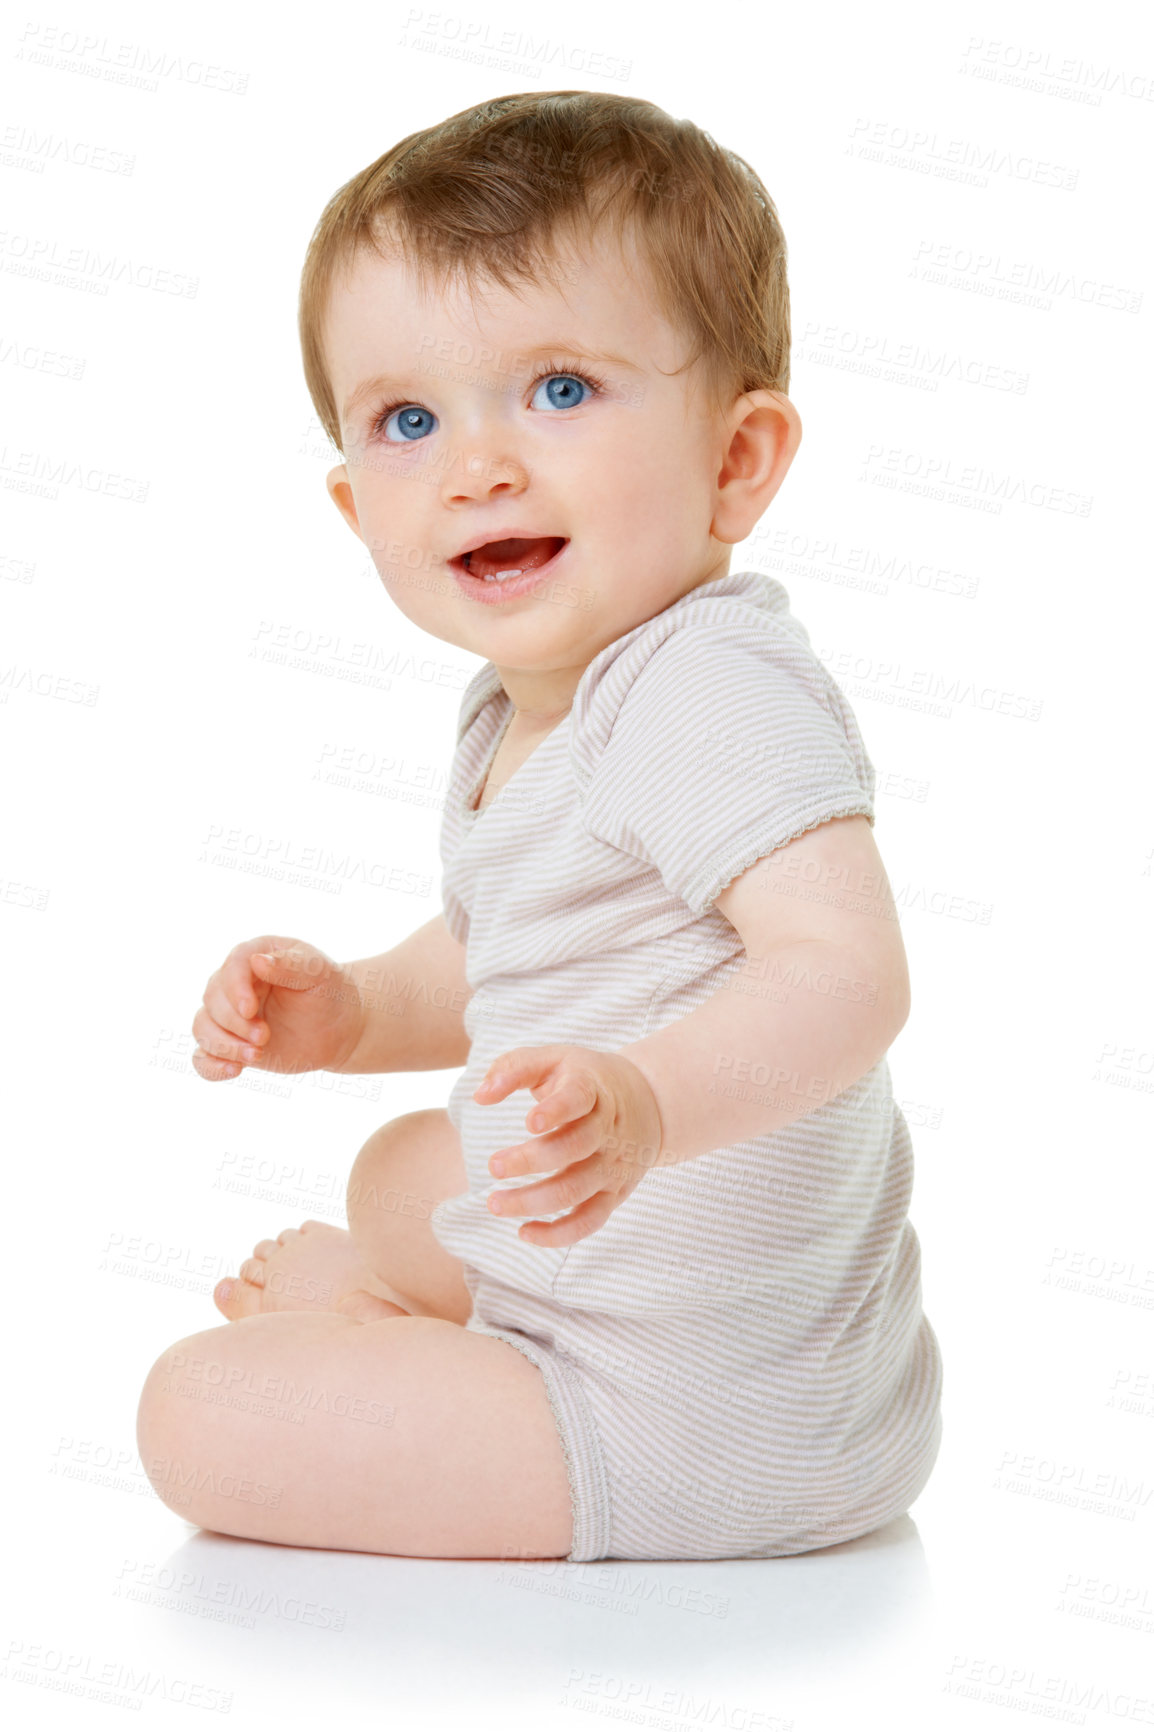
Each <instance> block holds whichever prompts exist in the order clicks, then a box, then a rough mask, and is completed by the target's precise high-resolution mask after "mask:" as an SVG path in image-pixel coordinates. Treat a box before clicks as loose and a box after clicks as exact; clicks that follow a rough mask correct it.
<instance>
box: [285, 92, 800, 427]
mask: <svg viewBox="0 0 1154 1732" xmlns="http://www.w3.org/2000/svg"><path fill="white" fill-rule="evenodd" d="M602 222H607V223H609V224H610V225H611V227H612V229H613V232H614V233H615V234H616V235H617V236H618V237H620V235H621V234H622V233H623V232H624V231H625V230H626V228H627V227H628V228H629V229H630V230H631V232H632V233H633V234H634V235H636V237H637V241H638V247H639V251H640V253H641V256H642V258H643V259H644V260H645V262H646V264H647V265H648V268H649V270H650V273H651V276H652V280H653V286H654V290H655V293H656V296H657V304H658V308H659V310H660V312H661V313H662V314H663V315H664V317H665V318H666V319H667V320H668V321H669V323H670V324H671V325H673V327H674V328H675V329H677V330H680V331H683V332H684V333H685V334H686V337H687V339H688V340H689V341H690V343H691V344H692V345H693V346H692V349H691V353H690V355H689V357H688V359H687V360H686V362H685V364H684V366H685V368H689V367H692V366H693V365H694V364H695V363H696V362H697V361H699V360H700V361H701V362H702V364H703V374H704V383H705V389H706V392H707V394H708V396H709V398H710V400H711V403H712V405H713V406H715V407H721V406H723V405H726V404H727V403H728V402H731V401H732V400H733V399H734V398H735V397H737V396H739V395H740V394H741V393H742V392H744V391H754V390H759V389H769V390H778V391H788V389H789V350H790V318H789V286H788V282H787V279H786V262H787V261H786V245H785V236H784V235H783V233H782V229H781V224H780V222H779V220H778V215H777V211H776V209H775V207H774V204H773V200H772V199H771V198H770V196H769V194H768V192H767V191H766V189H765V187H764V186H763V185H762V182H761V181H760V179H759V178H758V176H757V175H756V174H755V173H754V171H753V169H751V168H750V167H749V165H748V163H746V162H745V161H744V160H743V159H742V158H741V157H739V156H737V155H735V154H734V152H733V151H730V150H726V149H724V148H723V147H722V146H720V145H718V144H717V143H716V142H715V141H714V139H713V138H711V136H710V135H709V133H707V132H703V131H702V130H701V128H699V127H697V126H695V125H694V124H693V122H692V121H689V120H675V119H674V118H673V117H672V116H671V115H668V114H666V112H665V111H664V109H661V108H658V107H657V106H656V104H655V103H652V102H645V101H642V100H641V99H640V98H637V97H627V96H618V95H614V94H612V93H601V92H599V91H590V90H547V91H527V92H522V93H519V94H517V95H513V96H502V97H497V98H496V99H494V100H493V101H490V102H482V103H478V104H477V105H476V106H475V107H473V108H467V109H463V110H462V111H461V113H459V114H454V115H451V116H450V117H449V118H448V119H447V120H443V121H440V122H439V123H438V124H437V125H436V126H430V127H426V128H425V130H424V131H422V132H414V133H410V134H409V136H408V137H407V138H403V139H402V140H401V141H400V143H399V144H395V145H393V146H392V148H391V149H390V150H387V151H386V152H385V154H384V155H383V156H380V157H378V158H377V160H376V161H375V162H373V163H370V164H369V166H368V167H367V168H364V169H362V170H361V171H360V173H359V174H356V175H354V176H353V178H352V179H351V180H349V181H346V182H345V184H344V186H342V187H340V188H339V189H338V191H337V192H335V193H334V194H333V196H332V198H331V199H330V200H329V202H328V204H327V205H326V206H325V208H324V210H323V212H322V213H321V216H320V219H319V221H318V222H317V225H316V228H315V229H314V231H313V234H312V238H311V240H310V241H309V246H308V252H307V254H306V256H305V262H304V269H303V271H302V273H301V285H300V299H299V307H298V323H299V330H300V342H301V354H302V358H303V361H304V373H305V381H306V384H307V386H308V391H309V395H310V397H311V398H312V401H313V406H314V408H315V409H316V412H317V415H318V417H319V419H320V422H321V425H322V427H323V428H324V429H325V431H326V433H327V434H328V435H329V438H330V439H331V440H332V442H333V444H334V446H335V447H336V448H337V450H338V451H340V450H341V449H342V445H341V429H340V416H339V412H338V405H337V404H336V402H335V401H334V398H333V392H332V387H331V385H330V382H329V375H328V366H327V361H326V356H325V349H324V323H325V317H326V312H327V309H328V305H329V299H330V295H331V291H332V286H333V282H334V280H335V278H336V276H337V274H338V272H340V271H342V270H345V269H348V268H349V267H351V266H352V264H353V263H354V262H355V259H356V257H357V256H358V254H359V252H360V250H361V249H362V248H372V249H373V250H375V251H376V252H378V253H380V254H382V256H384V252H385V248H384V247H383V246H382V242H384V241H387V243H388V246H389V247H390V248H396V249H399V251H400V253H401V254H402V256H403V257H404V258H405V259H406V260H407V261H409V262H410V263H411V264H412V266H413V267H414V268H415V270H416V271H417V274H418V277H419V279H420V280H421V281H422V282H424V283H430V282H435V283H438V284H440V285H443V284H444V283H446V282H447V281H449V280H450V279H451V278H455V277H461V278H463V279H464V280H465V281H466V282H469V283H474V282H481V281H488V280H495V281H496V282H498V283H499V284H500V285H501V286H502V287H503V288H511V287H513V286H514V285H515V284H516V282H517V281H519V280H520V281H533V280H534V279H536V280H542V279H544V278H545V277H546V275H547V274H548V272H549V268H550V259H551V253H552V243H553V242H554V238H555V236H557V235H558V234H560V233H562V232H564V231H566V230H570V231H571V232H573V233H574V234H578V233H579V232H581V231H582V229H584V231H585V232H589V231H590V230H592V229H595V228H596V227H598V226H599V225H600V224H601V223H602ZM681 370H684V369H679V371H681Z"/></svg>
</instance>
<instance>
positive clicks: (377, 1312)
mask: <svg viewBox="0 0 1154 1732" xmlns="http://www.w3.org/2000/svg"><path fill="white" fill-rule="evenodd" d="M212 1297H213V1301H214V1303H215V1305H216V1308H217V1310H218V1311H223V1313H224V1315H225V1316H226V1317H227V1318H228V1320H229V1322H230V1323H235V1322H236V1321H237V1320H238V1319H239V1318H241V1317H253V1316H255V1315H256V1314H257V1313H258V1312H261V1311H339V1312H341V1313H342V1315H343V1316H346V1317H355V1318H357V1319H358V1320H359V1321H360V1322H361V1323H375V1322H376V1321H377V1320H378V1319H379V1318H382V1317H409V1316H411V1315H412V1313H411V1312H410V1311H408V1310H406V1309H405V1306H404V1305H402V1304H401V1303H400V1301H401V1298H402V1295H401V1294H399V1293H397V1292H395V1291H394V1289H393V1288H391V1287H389V1286H388V1285H387V1284H386V1283H385V1282H384V1281H381V1280H378V1278H377V1277H376V1276H375V1275H374V1274H373V1273H372V1271H371V1270H370V1269H369V1268H368V1266H367V1265H366V1264H365V1263H364V1262H362V1260H361V1256H360V1253H359V1252H358V1251H357V1249H356V1247H355V1245H354V1244H353V1241H352V1235H351V1234H350V1233H349V1232H348V1231H347V1230H346V1229H345V1228H344V1227H334V1226H332V1225H331V1224H330V1223H329V1222H328V1221H302V1223H301V1225H300V1226H299V1227H286V1228H285V1230H284V1232H283V1233H281V1234H279V1235H278V1237H277V1238H275V1239H262V1240H261V1242H260V1244H259V1245H256V1246H254V1248H253V1254H252V1256H251V1257H249V1258H247V1259H246V1260H245V1262H243V1263H242V1264H241V1266H240V1276H239V1278H238V1277H236V1276H229V1277H227V1278H226V1279H225V1280H223V1281H218V1282H217V1284H216V1288H215V1291H214V1292H213V1295H212ZM409 1303H411V1302H409Z"/></svg>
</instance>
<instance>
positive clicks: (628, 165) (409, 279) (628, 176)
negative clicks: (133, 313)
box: [300, 91, 801, 696]
mask: <svg viewBox="0 0 1154 1732" xmlns="http://www.w3.org/2000/svg"><path fill="white" fill-rule="evenodd" d="M300 335H301V347H302V353H303V358H304V368H305V377H306V381H307V384H308V388H309V393H310V395H311V397H312V400H313V404H314V406H315V408H316V411H317V414H318V416H319V418H320V421H321V424H322V426H323V427H324V428H325V430H326V432H327V433H328V434H329V436H330V438H331V439H332V441H333V444H334V446H335V447H336V448H337V450H338V451H339V452H340V453H341V455H342V457H343V462H342V463H341V464H340V465H339V466H338V467H337V468H335V469H334V470H332V472H331V473H330V474H329V476H328V488H329V492H330V494H331V495H332V497H333V500H334V501H335V503H336V504H337V506H338V508H339V509H340V511H341V513H342V515H343V516H344V517H345V519H346V521H347V522H348V523H349V524H350V525H351V527H352V528H353V529H354V531H355V532H356V533H357V535H359V536H360V538H361V539H362V541H363V542H364V543H365V545H366V546H367V547H368V549H369V551H370V553H371V555H372V558H373V561H374V564H375V565H376V568H377V570H378V572H379V573H380V576H381V578H382V580H383V582H384V584H385V587H386V589H387V590H388V592H389V594H390V595H391V596H392V598H393V600H394V601H395V602H396V603H397V605H398V606H399V607H400V608H401V610H402V612H403V613H405V614H406V615H407V616H408V617H409V618H410V619H412V620H413V621H414V622H415V623H416V624H418V625H420V626H421V627H423V628H424V629H425V630H427V631H429V632H430V633H432V634H433V635H434V636H435V637H439V638H441V639H443V640H444V641H446V642H449V643H454V644H457V645H458V646H460V647H462V648H465V649H469V650H471V651H473V652H474V653H476V654H478V655H481V656H484V657H486V658H487V659H490V660H492V661H493V662H495V663H496V664H497V665H498V666H499V667H500V668H502V669H503V670H504V669H522V670H525V672H526V673H529V671H530V670H536V671H538V672H540V673H542V674H547V673H548V671H550V670H551V671H553V672H554V673H555V675H557V676H563V675H564V674H565V673H566V672H568V673H571V674H572V676H573V678H572V680H571V681H570V685H573V684H575V682H576V678H577V677H579V674H580V672H581V670H583V669H584V667H586V666H587V665H588V663H589V662H590V661H591V660H592V658H593V656H595V655H596V654H597V653H598V651H599V650H601V649H603V648H604V647H605V646H606V645H607V644H609V643H612V642H613V641H614V640H615V639H616V638H618V637H620V636H621V635H622V634H623V633H625V632H627V631H630V630H632V629H633V628H634V627H635V626H637V625H640V624H642V623H644V621H646V620H648V619H651V618H652V617H653V616H654V615H655V614H657V613H660V612H661V611H662V610H663V609H664V608H666V607H669V606H670V605H671V604H672V603H673V602H674V601H676V600H677V599H678V598H679V597H680V596H682V595H685V594H686V593H688V591H690V590H692V589H694V588H696V587H697V586H698V585H700V584H702V583H707V582H709V581H711V580H712V579H715V578H718V577H722V576H724V575H725V574H726V573H727V572H728V570H729V561H730V557H731V556H730V548H731V547H732V546H733V544H735V543H737V542H740V541H742V540H744V539H745V537H746V536H747V535H748V534H749V533H750V531H751V530H752V528H753V526H754V525H755V524H756V522H757V520H758V519H759V518H760V517H761V515H762V513H763V512H764V510H765V508H766V506H767V505H768V504H769V502H770V500H771V499H772V497H773V495H774V493H775V492H776V491H777V489H778V487H779V486H780V484H781V482H782V480H783V478H784V476H785V473H786V471H787V469H788V468H789V464H790V462H791V461H792V459H793V455H794V452H795V450H796V448H797V444H798V441H799V439H800V437H801V426H800V421H799V419H798V416H797V412H796V410H795V409H794V407H793V405H792V404H791V403H790V401H789V398H788V397H787V396H786V395H785V393H786V391H787V389H788V386H789V348H790V324H789V290H788V286H787V281H786V248H785V240H784V237H783V235H782V232H781V228H780V225H779V222H778V218H777V213H776V211H775V209H774V206H773V202H772V200H771V199H770V197H769V195H768V193H767V192H766V190H765V188H764V187H763V185H762V183H761V181H760V180H759V179H758V177H757V176H756V175H755V174H754V172H753V171H752V169H750V168H749V167H748V165H747V164H746V163H745V162H743V161H742V159H741V158H739V157H737V156H735V155H733V153H732V152H729V151H726V150H724V149H722V148H721V147H719V146H718V145H717V144H716V143H715V142H714V141H713V139H712V138H710V137H709V135H708V134H706V133H704V132H702V131H700V130H699V129H698V128H697V127H696V126H694V125H693V124H692V123H691V122H689V121H686V120H675V119H673V118H671V117H670V116H669V115H668V114H666V113H665V112H664V111H663V110H662V109H660V108H657V107H655V106H654V105H653V104H652V103H648V102H643V101H639V100H637V99H634V98H627V97H622V96H617V95H603V94H599V93H596V92H592V91H548V92H544V93H541V92H530V93H526V94H523V95H515V96H507V97H502V98H500V99H498V100H496V101H492V102H485V103H481V104H480V105H479V106H477V107H476V108H471V109H468V110H466V111H465V112H464V113H462V114H458V115H454V116H452V117H451V118H450V119H448V120H446V121H443V122H442V123H441V124H440V125H438V126H433V127H429V128H428V129H426V130H425V131H424V132H419V133H415V134H413V135H411V136H410V137H409V138H406V139H404V140H402V142H401V143H400V144H397V145H395V146H394V147H393V148H392V149H391V150H389V151H387V152H386V153H385V155H384V156H382V157H380V158H379V159H378V160H377V161H376V162H374V163H372V164H371V165H370V166H369V167H368V168H366V169H364V170H362V172H361V173H360V174H358V175H356V176H354V178H353V179H352V180H350V181H349V182H348V183H347V184H346V185H345V186H343V187H341V188H340V190H339V191H338V192H337V193H336V194H335V195H334V196H333V198H332V199H331V200H330V201H329V203H328V205H327V206H326V208H325V210H324V212H323V214H322V216H321V218H320V221H319V222H318V224H317V227H316V230H315V232H314V234H313V237H312V240H311V242H310V246H309V250H308V255H307V257H306V260H305V266H304V272H303V276H302V281H301V294H300ZM506 538H518V539H519V540H521V541H523V542H524V543H525V545H524V546H517V545H511V546H509V547H506V548H501V547H497V548H496V549H495V555H496V557H495V558H493V559H490V560H488V561H486V559H485V557H484V555H483V554H480V553H473V554H472V555H471V558H470V559H469V561H468V565H469V566H471V567H472V569H471V571H470V570H469V569H468V566H467V565H466V562H465V560H464V559H463V557H462V556H463V555H464V554H465V553H467V552H470V551H471V550H475V549H477V548H478V547H479V546H480V545H481V544H483V543H486V542H490V541H494V540H495V541H498V542H499V541H501V540H503V539H506ZM508 570H513V571H521V572H523V573H524V574H525V575H524V576H523V577H522V578H520V579H518V578H515V577H514V578H509V577H506V578H504V579H500V578H498V577H496V575H495V574H496V573H497V572H501V571H508ZM537 572H539V575H537V576H535V575H534V574H535V573H537ZM490 573H492V574H493V580H492V581H489V582H485V581H484V577H485V576H486V575H488V574H490ZM554 683H555V684H556V683H557V682H556V681H555V682H554ZM511 695H514V694H511ZM544 695H545V688H544V687H542V696H544Z"/></svg>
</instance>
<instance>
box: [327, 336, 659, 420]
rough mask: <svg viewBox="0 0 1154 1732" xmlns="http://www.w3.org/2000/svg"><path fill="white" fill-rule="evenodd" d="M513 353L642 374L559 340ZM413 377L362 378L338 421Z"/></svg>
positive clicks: (620, 359) (620, 358)
mask: <svg viewBox="0 0 1154 1732" xmlns="http://www.w3.org/2000/svg"><path fill="white" fill-rule="evenodd" d="M513 353H514V355H515V356H516V357H518V358H523V359H525V360H532V359H533V358H534V356H537V355H552V354H560V355H573V356H576V357H578V358H579V359H581V360H586V361H602V362H604V363H606V365H608V366H611V367H624V368H626V369H627V371H629V372H630V373H642V372H644V370H645V369H644V368H643V367H639V366H638V365H637V363H636V361H630V360H627V359H626V357H625V356H624V355H613V354H610V353H609V352H608V351H607V350H603V349H590V348H588V347H587V346H586V345H585V344H584V343H571V342H566V341H565V340H564V339H559V340H558V341H557V342H553V343H535V344H534V345H533V347H532V348H518V349H516V350H515V351H513ZM417 376H418V375H409V374H401V375H393V374H391V373H377V374H375V375H374V376H373V378H371V379H363V380H362V381H361V383H360V384H359V385H358V386H357V387H356V389H355V390H354V391H353V392H352V394H351V396H350V397H349V398H348V399H347V401H346V403H345V406H344V408H343V410H342V411H341V416H342V419H343V420H345V421H348V420H350V419H351V417H352V415H353V413H354V411H355V410H357V409H359V408H360V407H361V404H362V403H364V402H365V400H366V399H367V398H369V397H375V396H377V394H378V393H380V392H385V391H388V392H394V391H401V390H404V389H406V388H407V386H408V384H409V382H410V379H411V378H413V377H417Z"/></svg>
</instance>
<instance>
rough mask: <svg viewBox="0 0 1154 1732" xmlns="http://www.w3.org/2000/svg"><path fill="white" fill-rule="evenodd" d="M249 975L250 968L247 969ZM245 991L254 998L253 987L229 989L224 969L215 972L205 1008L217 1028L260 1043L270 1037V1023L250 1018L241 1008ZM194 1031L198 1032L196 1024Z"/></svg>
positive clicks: (205, 995)
mask: <svg viewBox="0 0 1154 1732" xmlns="http://www.w3.org/2000/svg"><path fill="white" fill-rule="evenodd" d="M245 973H246V975H247V973H248V970H247V969H246V970H245ZM245 992H247V993H248V995H249V998H250V999H251V998H252V996H253V995H252V991H251V988H244V989H240V990H234V991H231V992H230V990H229V986H228V981H227V974H226V971H225V970H224V969H221V970H220V971H219V972H218V973H216V974H214V975H213V977H212V979H211V980H210V981H209V983H208V985H207V986H206V987H205V989H204V1008H205V1010H206V1011H207V1013H208V1015H209V1017H210V1018H211V1019H212V1021H213V1022H214V1023H215V1024H216V1026H217V1028H221V1029H224V1030H225V1031H226V1033H228V1034H231V1035H235V1036H236V1038H237V1039H238V1040H242V1041H243V1040H249V1041H253V1042H256V1043H257V1044H259V1043H260V1042H262V1041H265V1040H267V1039H268V1023H267V1022H264V1021H262V1020H261V1019H260V1018H259V1017H255V1018H253V1019H251V1020H250V1018H248V1017H247V1016H245V1015H244V1014H243V1013H242V1012H241V1009H240V1005H241V1004H242V1003H244V1001H245ZM193 1033H194V1034H195V1033H196V1028H195V1025H194V1026H193Z"/></svg>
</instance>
